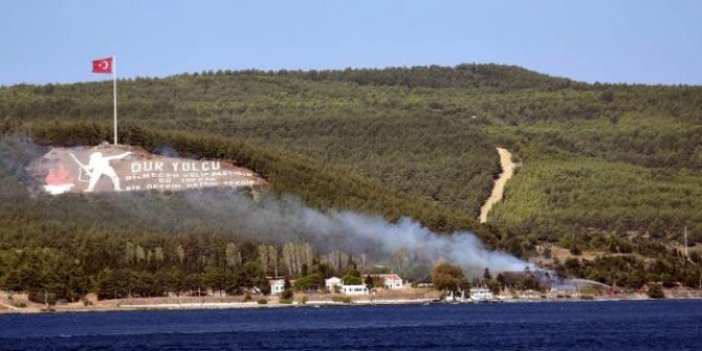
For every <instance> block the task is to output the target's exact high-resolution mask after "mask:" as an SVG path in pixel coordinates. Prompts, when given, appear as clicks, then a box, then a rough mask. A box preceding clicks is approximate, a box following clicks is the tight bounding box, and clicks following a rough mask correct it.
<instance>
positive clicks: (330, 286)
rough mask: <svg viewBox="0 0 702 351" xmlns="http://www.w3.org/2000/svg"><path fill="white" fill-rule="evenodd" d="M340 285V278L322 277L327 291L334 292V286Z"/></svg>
mask: <svg viewBox="0 0 702 351" xmlns="http://www.w3.org/2000/svg"><path fill="white" fill-rule="evenodd" d="M341 285H342V282H341V278H337V277H331V278H329V279H324V287H325V288H326V289H327V291H330V292H334V287H335V286H339V287H341Z"/></svg>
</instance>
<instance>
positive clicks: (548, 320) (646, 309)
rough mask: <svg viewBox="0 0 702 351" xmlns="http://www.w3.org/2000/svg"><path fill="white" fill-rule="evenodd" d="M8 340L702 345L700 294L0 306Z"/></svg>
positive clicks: (112, 345) (361, 346)
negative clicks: (38, 309)
mask: <svg viewBox="0 0 702 351" xmlns="http://www.w3.org/2000/svg"><path fill="white" fill-rule="evenodd" d="M0 350H315V351H318V350H569V351H570V350H676V351H682V350H696V351H697V350H702V301H638V302H570V303H528V304H527V303H524V304H499V305H430V306H364V307H355V306H354V307H321V308H314V307H298V308H262V309H236V310H231V309H230V310H198V311H143V312H90V313H58V314H38V315H0Z"/></svg>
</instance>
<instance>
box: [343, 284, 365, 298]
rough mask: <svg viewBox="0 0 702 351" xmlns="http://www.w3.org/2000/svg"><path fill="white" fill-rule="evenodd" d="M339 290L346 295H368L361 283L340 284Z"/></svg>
mask: <svg viewBox="0 0 702 351" xmlns="http://www.w3.org/2000/svg"><path fill="white" fill-rule="evenodd" d="M341 292H342V293H344V294H346V295H368V288H367V287H366V286H365V285H363V284H360V285H341Z"/></svg>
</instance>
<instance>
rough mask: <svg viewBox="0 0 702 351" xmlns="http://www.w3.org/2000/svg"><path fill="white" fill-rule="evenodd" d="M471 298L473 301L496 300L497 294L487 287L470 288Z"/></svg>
mask: <svg viewBox="0 0 702 351" xmlns="http://www.w3.org/2000/svg"><path fill="white" fill-rule="evenodd" d="M470 299H471V301H473V302H495V301H497V300H496V299H495V295H494V294H493V293H492V291H490V289H486V288H475V289H471V290H470Z"/></svg>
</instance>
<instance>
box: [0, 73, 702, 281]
mask: <svg viewBox="0 0 702 351" xmlns="http://www.w3.org/2000/svg"><path fill="white" fill-rule="evenodd" d="M119 86H120V115H121V121H122V125H123V126H124V128H123V129H124V130H123V133H122V134H123V135H124V136H125V142H130V143H135V144H137V145H143V146H145V147H147V148H156V147H160V146H163V145H170V146H172V147H173V148H174V149H176V150H178V151H179V152H185V153H191V154H195V155H206V156H217V157H228V158H232V159H234V160H237V161H240V162H242V163H244V164H247V166H249V168H252V169H254V170H255V171H257V172H258V173H261V174H264V175H267V176H268V177H270V178H271V183H272V184H273V186H274V189H276V191H277V192H279V193H287V192H289V193H293V194H296V195H298V196H300V197H301V198H302V199H303V200H304V201H305V202H307V203H310V204H312V205H315V206H318V207H321V208H323V207H327V206H330V207H334V208H341V209H344V208H349V209H355V210H360V211H364V212H366V213H380V214H383V215H385V216H386V217H387V218H388V219H391V220H393V219H396V218H397V217H398V216H400V215H409V216H412V217H413V218H416V219H418V220H420V221H421V222H423V223H425V224H426V225H428V226H429V227H431V228H434V229H436V230H439V231H444V232H448V231H452V230H455V229H460V228H463V229H473V230H477V231H478V233H479V234H480V235H481V237H483V238H484V239H485V240H486V241H487V242H488V243H489V244H490V245H492V246H494V247H500V248H505V249H507V250H509V251H511V252H514V253H516V254H518V255H521V256H523V257H528V256H538V255H542V254H543V253H542V249H541V248H542V247H543V245H544V244H545V243H553V244H560V245H561V246H565V247H573V246H577V247H579V248H581V249H582V248H586V249H597V250H602V252H604V253H607V252H610V253H611V252H614V253H621V252H618V251H627V250H626V249H622V248H624V247H628V248H629V250H628V251H631V250H633V251H634V252H637V253H643V254H645V256H647V257H654V258H660V259H661V262H664V261H665V262H664V263H661V264H662V265H664V267H663V268H660V267H659V268H660V269H657V271H659V273H658V274H663V273H666V274H669V275H676V274H677V275H678V276H680V277H682V276H684V275H685V274H688V273H681V269H679V268H680V267H679V266H680V265H681V264H682V263H675V262H677V261H679V259H678V258H677V257H678V256H679V253H678V252H679V249H680V244H681V239H682V236H681V233H682V231H683V228H684V227H687V228H688V230H689V233H690V235H689V239H690V242H691V243H692V244H694V243H696V242H699V241H700V240H702V213H700V212H699V208H701V207H702V206H701V205H702V200H701V199H702V197H701V196H700V195H702V183H700V182H699V179H700V175H701V174H700V172H701V171H702V88H701V87H689V86H643V85H611V84H586V83H581V82H574V81H571V80H568V79H563V78H555V77H549V76H547V75H543V74H539V73H536V72H531V71H528V70H525V69H522V68H518V67H513V66H500V65H460V66H456V67H436V66H432V67H413V68H388V69H349V70H343V71H277V72H261V71H237V72H233V71H217V72H203V73H196V74H183V75H178V76H173V77H168V78H163V79H154V78H137V79H130V80H121V81H120V83H119ZM110 93H111V84H110V83H108V82H96V83H76V84H67V85H45V86H29V85H17V86H12V87H3V88H0V131H4V132H6V133H7V132H10V133H15V132H17V131H24V132H26V133H29V134H31V135H33V136H34V137H35V139H36V140H37V141H39V142H58V143H76V142H78V141H90V142H97V141H101V140H105V139H107V138H108V136H109V125H110V118H109V117H110V116H109V111H111V106H110V104H111V100H110V99H109V96H110ZM185 131H188V132H187V133H186V132H185ZM496 146H501V147H505V148H507V149H509V150H510V151H511V152H512V153H513V154H515V155H517V157H518V158H519V159H518V160H517V161H519V163H521V165H522V166H521V167H520V168H518V169H517V172H516V174H515V176H514V177H513V178H512V180H510V182H509V183H508V184H507V187H506V190H505V199H504V201H502V202H501V203H498V204H497V205H496V206H495V208H494V209H493V211H492V212H491V214H490V217H489V220H488V225H487V226H480V225H478V224H477V223H476V220H475V218H477V216H478V211H479V209H480V206H481V204H482V202H483V201H484V200H485V199H486V198H487V196H488V194H489V192H490V189H491V186H492V179H493V177H494V175H495V174H496V173H498V172H499V163H498V154H497V152H496V151H495V147H496ZM656 251H658V253H656ZM608 259H610V258H608ZM676 260H677V261H676ZM596 264H600V266H598V267H599V268H597V267H596V268H592V269H591V271H590V272H589V273H588V272H584V271H582V270H578V271H577V274H578V275H583V276H590V277H594V278H597V279H599V280H604V281H608V282H610V283H611V282H612V281H613V280H616V279H615V278H613V276H612V275H611V274H609V273H603V272H602V271H603V270H604V269H605V268H606V266H607V264H602V262H599V263H596ZM619 264H621V265H626V264H625V263H622V262H619V263H617V265H619ZM609 266H612V264H609ZM629 266H631V264H630V265H629ZM603 267H604V268H603ZM648 268H650V267H648V266H646V265H643V264H642V266H641V270H645V269H648ZM696 269H699V267H698V268H696ZM573 272H575V271H573V270H571V273H573ZM573 274H575V273H573ZM692 274H693V272H689V275H692ZM678 280H681V279H678Z"/></svg>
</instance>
